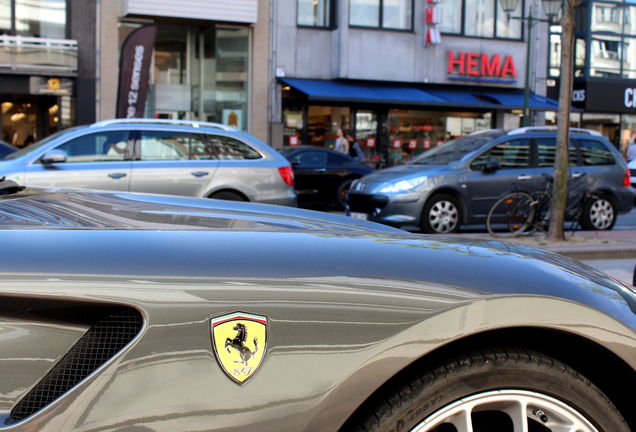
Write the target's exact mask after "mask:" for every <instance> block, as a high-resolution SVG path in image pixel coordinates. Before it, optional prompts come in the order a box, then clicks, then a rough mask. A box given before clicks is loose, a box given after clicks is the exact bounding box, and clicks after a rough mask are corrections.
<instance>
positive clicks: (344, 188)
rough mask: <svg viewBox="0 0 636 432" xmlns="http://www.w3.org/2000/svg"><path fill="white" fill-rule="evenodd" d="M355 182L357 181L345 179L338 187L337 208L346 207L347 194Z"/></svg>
mask: <svg viewBox="0 0 636 432" xmlns="http://www.w3.org/2000/svg"><path fill="white" fill-rule="evenodd" d="M353 180H355V179H352V178H348V179H344V180H343V181H342V183H340V185H339V186H338V190H337V191H336V206H337V207H338V208H340V209H343V208H344V207H345V205H346V200H347V193H349V189H350V188H351V183H353Z"/></svg>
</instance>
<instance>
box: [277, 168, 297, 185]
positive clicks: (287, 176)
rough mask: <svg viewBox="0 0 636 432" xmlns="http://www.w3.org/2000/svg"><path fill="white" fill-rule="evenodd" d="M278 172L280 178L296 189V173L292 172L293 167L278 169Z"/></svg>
mask: <svg viewBox="0 0 636 432" xmlns="http://www.w3.org/2000/svg"><path fill="white" fill-rule="evenodd" d="M278 172H279V173H280V176H281V177H282V178H283V181H284V182H285V183H287V184H288V185H289V186H291V187H294V171H292V167H291V166H289V165H288V166H285V167H280V168H278Z"/></svg>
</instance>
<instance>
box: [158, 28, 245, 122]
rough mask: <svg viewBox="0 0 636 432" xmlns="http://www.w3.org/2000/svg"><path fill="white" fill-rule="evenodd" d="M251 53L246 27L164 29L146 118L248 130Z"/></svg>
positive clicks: (160, 38) (160, 36)
mask: <svg viewBox="0 0 636 432" xmlns="http://www.w3.org/2000/svg"><path fill="white" fill-rule="evenodd" d="M249 49H250V48H249V29H248V28H246V27H232V26H221V25H215V26H213V27H201V28H199V27H186V26H159V28H158V31H157V39H156V42H155V50H154V63H153V64H154V69H153V74H152V80H153V82H152V87H151V89H150V93H149V97H148V101H149V103H148V107H147V110H149V112H148V113H147V114H149V115H151V116H152V115H158V116H160V117H161V118H175V119H194V120H203V121H211V122H217V123H224V124H227V125H230V126H233V127H235V128H237V129H239V130H245V129H246V128H247V122H248V119H247V87H248V86H247V79H248V76H249V61H248V60H249ZM152 108H154V111H152Z"/></svg>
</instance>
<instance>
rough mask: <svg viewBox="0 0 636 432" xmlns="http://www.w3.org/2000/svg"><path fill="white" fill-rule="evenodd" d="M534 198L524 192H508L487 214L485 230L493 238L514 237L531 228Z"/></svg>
mask: <svg viewBox="0 0 636 432" xmlns="http://www.w3.org/2000/svg"><path fill="white" fill-rule="evenodd" d="M534 202H535V200H534V198H532V195H530V194H529V193H526V192H510V193H508V194H506V195H504V196H503V197H501V198H500V199H499V201H497V202H496V203H495V205H494V206H492V208H491V209H490V211H489V212H488V218H487V219H486V228H487V229H488V232H489V233H490V235H492V236H493V237H514V236H518V235H520V234H522V233H523V232H524V231H525V230H526V229H528V227H530V226H532V221H533V220H534V216H535V212H536V208H535V206H534Z"/></svg>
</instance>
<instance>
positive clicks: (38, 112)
mask: <svg viewBox="0 0 636 432" xmlns="http://www.w3.org/2000/svg"><path fill="white" fill-rule="evenodd" d="M95 7H96V4H95V3H94V2H86V1H84V0H40V1H29V0H2V1H0V106H1V107H2V112H1V116H2V117H1V124H2V128H1V129H0V139H2V140H4V141H7V142H9V143H11V144H14V145H16V146H18V147H22V146H24V145H26V144H29V143H31V142H34V141H37V140H39V139H42V138H43V137H45V136H47V135H49V134H51V133H53V132H55V131H57V130H59V129H62V128H65V127H68V126H71V125H74V124H76V123H77V122H86V123H88V122H91V121H94V120H95V79H94V78H95V55H96V54H95V31H94V25H95V24H94V16H95Z"/></svg>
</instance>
